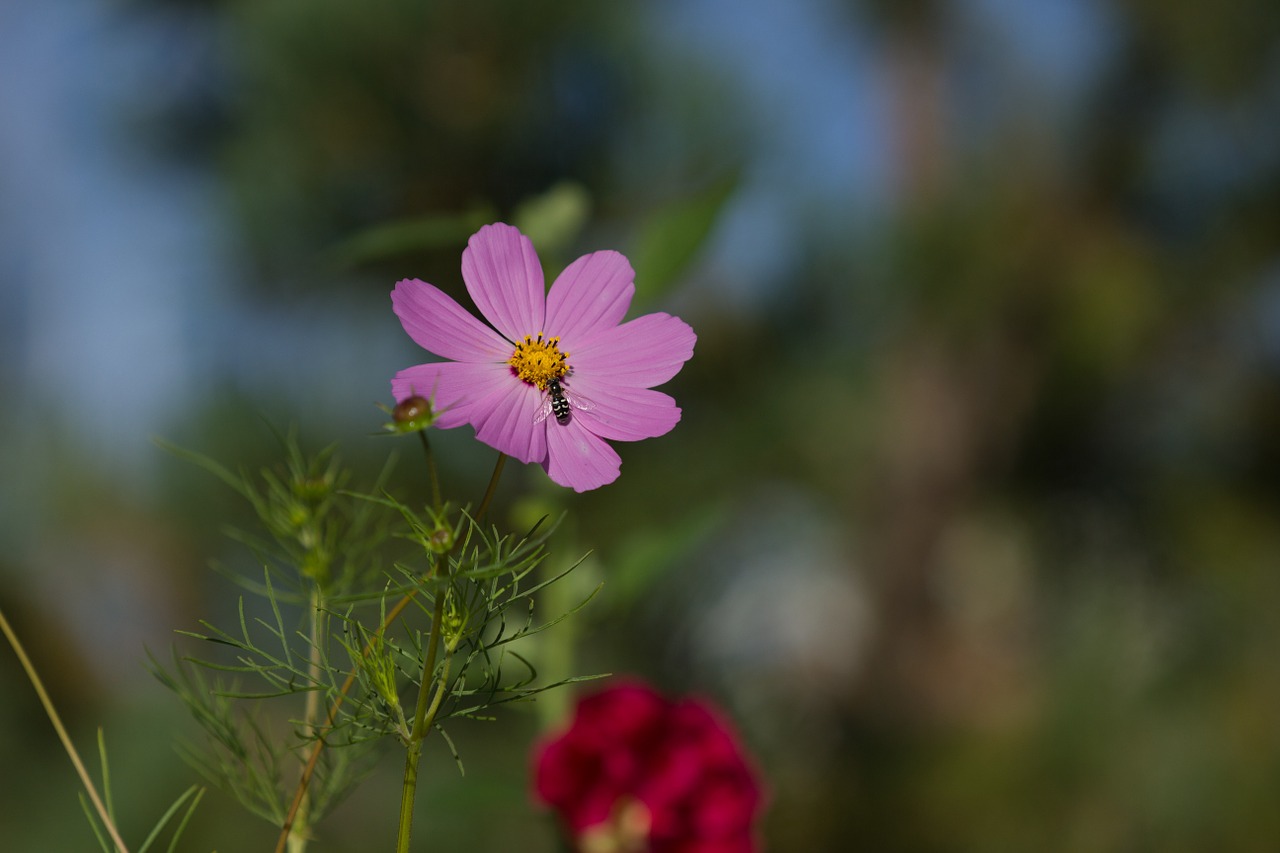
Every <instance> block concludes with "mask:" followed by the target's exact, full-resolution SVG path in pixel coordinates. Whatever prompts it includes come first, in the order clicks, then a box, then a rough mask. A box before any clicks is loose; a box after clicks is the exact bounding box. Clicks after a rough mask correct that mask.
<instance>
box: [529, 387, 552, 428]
mask: <svg viewBox="0 0 1280 853" xmlns="http://www.w3.org/2000/svg"><path fill="white" fill-rule="evenodd" d="M550 416H551V395H550V394H548V395H547V399H545V400H543V401H542V405H541V406H539V407H538V411H536V412H534V414H533V422H534V423H535V424H540V423H542V422H543V421H545V420H546V419H547V418H549V417H550Z"/></svg>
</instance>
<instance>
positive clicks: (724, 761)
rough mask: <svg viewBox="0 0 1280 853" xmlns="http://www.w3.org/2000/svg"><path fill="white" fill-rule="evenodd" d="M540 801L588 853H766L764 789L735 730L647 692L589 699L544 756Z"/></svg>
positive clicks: (700, 709) (702, 711)
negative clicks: (760, 826)
mask: <svg viewBox="0 0 1280 853" xmlns="http://www.w3.org/2000/svg"><path fill="white" fill-rule="evenodd" d="M534 793H535V795H536V797H537V798H538V799H539V800H540V801H541V802H543V803H544V804H546V805H547V806H549V807H550V808H552V809H553V810H555V812H556V813H557V815H558V816H559V818H560V821H561V823H562V824H563V826H564V828H565V830H566V831H567V832H568V833H569V835H570V836H571V837H572V838H573V839H574V842H575V846H576V849H577V850H579V851H582V853H624V851H625V853H642V851H643V853H755V851H758V850H759V849H760V844H759V841H758V839H757V837H756V834H755V832H754V830H753V826H752V825H753V823H754V820H755V817H756V816H757V814H758V813H759V811H760V809H761V806H762V804H763V797H762V794H761V790H760V783H759V781H758V780H757V778H756V774H755V773H754V771H753V770H752V769H751V767H750V766H749V765H748V763H747V760H746V756H745V754H744V752H743V750H742V747H741V745H740V744H739V743H738V741H737V738H736V736H735V735H734V733H733V731H732V729H731V728H730V726H729V724H728V723H727V722H726V721H725V720H724V719H723V718H721V717H720V716H719V715H718V714H717V712H716V711H714V710H713V709H712V708H711V707H709V706H708V705H706V704H705V703H702V702H699V701H696V700H693V699H685V700H682V701H678V702H672V701H670V700H667V699H665V698H664V697H662V696H661V695H660V694H658V693H657V692H655V691H654V690H653V689H651V688H649V687H648V686H646V685H643V684H638V683H627V684H623V685H620V686H617V687H612V688H607V689H605V690H603V691H601V692H599V693H596V694H594V695H591V696H587V697H584V698H583V699H581V700H580V701H579V702H578V707H577V710H576V712H575V714H574V718H573V722H572V724H571V725H570V726H569V729H568V730H567V731H565V732H564V733H562V734H560V735H559V736H558V737H555V738H553V739H550V740H548V741H545V742H544V743H542V744H541V745H540V746H539V748H538V749H537V751H536V753H535V759H534Z"/></svg>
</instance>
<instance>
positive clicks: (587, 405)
mask: <svg viewBox="0 0 1280 853" xmlns="http://www.w3.org/2000/svg"><path fill="white" fill-rule="evenodd" d="M561 391H562V392H563V393H564V398H565V399H566V400H568V401H569V405H570V406H573V407H574V408H575V409H579V410H581V411H583V412H589V411H591V410H592V409H594V408H595V407H596V404H595V403H593V402H591V401H590V400H588V399H587V398H586V397H584V396H582V395H581V394H577V393H574V392H572V391H570V390H569V389H568V388H563V387H562V388H561Z"/></svg>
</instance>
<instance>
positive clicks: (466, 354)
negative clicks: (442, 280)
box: [391, 278, 511, 362]
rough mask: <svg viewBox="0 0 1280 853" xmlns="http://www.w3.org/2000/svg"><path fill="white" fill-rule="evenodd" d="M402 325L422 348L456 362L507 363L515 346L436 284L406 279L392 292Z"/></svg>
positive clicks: (392, 298) (392, 301) (394, 305)
mask: <svg viewBox="0 0 1280 853" xmlns="http://www.w3.org/2000/svg"><path fill="white" fill-rule="evenodd" d="M391 304H392V306H393V307H394V308H395V312H396V315H397V316H398V317H399V318H400V324H401V325H403V326H404V330H405V331H406V332H408V333H409V337H411V338H413V340H414V341H415V342H416V343H417V344H418V346H420V347H422V348H423V349H425V350H427V351H428V352H432V353H435V354H436V355H438V356H441V357H442V358H448V359H453V360H454V361H472V362H478V361H488V362H492V361H503V360H505V359H506V358H507V357H508V356H510V355H511V345H510V344H509V343H507V342H506V341H504V340H503V339H502V337H501V336H500V335H498V334H497V333H496V332H494V331H493V329H490V328H489V327H488V326H486V325H485V324H484V323H481V322H480V321H479V320H477V319H476V318H475V317H473V316H472V315H471V314H470V313H468V312H467V310H466V309H465V308H463V307H462V306H461V305H459V304H458V303H457V302H455V301H454V300H453V299H452V298H451V297H450V296H449V295H448V294H446V293H445V292H444V291H442V290H440V288H438V287H435V286H434V285H430V284H427V283H426V282H424V281H419V280H418V279H416V278H406V279H404V280H403V281H400V282H398V283H397V284H396V286H395V289H394V290H392V291H391Z"/></svg>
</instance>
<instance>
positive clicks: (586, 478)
mask: <svg viewBox="0 0 1280 853" xmlns="http://www.w3.org/2000/svg"><path fill="white" fill-rule="evenodd" d="M546 434H547V459H546V461H545V462H543V463H542V467H543V468H544V469H545V470H546V472H547V476H549V477H550V478H551V479H552V480H554V481H555V482H557V483H559V484H560V485H562V486H568V487H569V488H571V489H573V490H574V491H575V492H586V491H590V490H591V489H598V488H600V487H601V486H604V485H607V484H609V483H612V482H613V481H614V480H616V479H618V474H619V472H620V469H621V467H622V459H621V458H619V456H618V454H617V453H616V452H614V449H613V448H612V447H610V446H609V445H608V444H607V443H606V442H605V440H604V439H602V438H598V437H597V436H594V435H592V434H591V433H590V432H588V431H587V430H586V429H585V428H584V427H582V426H581V425H579V424H578V423H577V422H576V420H571V421H569V423H568V424H566V425H564V426H561V425H560V424H558V423H556V422H555V421H550V426H548V427H547V433H546Z"/></svg>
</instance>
